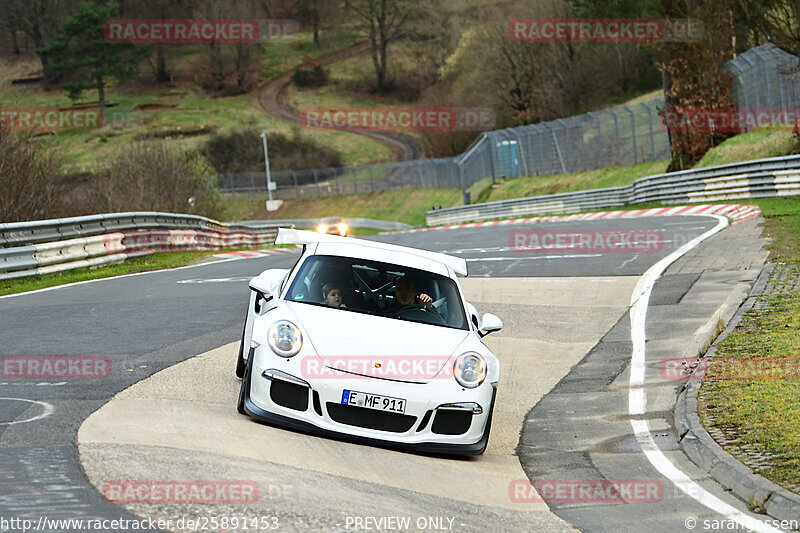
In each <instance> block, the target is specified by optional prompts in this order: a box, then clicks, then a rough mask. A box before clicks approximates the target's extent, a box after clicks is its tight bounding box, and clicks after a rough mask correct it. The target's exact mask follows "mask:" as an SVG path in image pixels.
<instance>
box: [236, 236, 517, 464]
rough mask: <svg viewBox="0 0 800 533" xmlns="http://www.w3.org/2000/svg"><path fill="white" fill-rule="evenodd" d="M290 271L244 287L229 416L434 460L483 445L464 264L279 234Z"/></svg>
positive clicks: (488, 378)
mask: <svg viewBox="0 0 800 533" xmlns="http://www.w3.org/2000/svg"><path fill="white" fill-rule="evenodd" d="M275 242H276V244H302V245H303V253H302V255H301V257H300V259H299V260H298V262H297V263H296V264H295V266H294V267H293V268H292V269H291V270H285V269H280V270H278V269H273V270H266V271H264V272H262V273H261V274H260V275H259V276H258V277H256V278H253V279H252V280H251V281H250V288H251V289H252V292H251V294H250V304H249V308H248V312H247V320H246V322H245V325H244V332H243V334H242V344H241V347H240V350H239V356H238V361H237V364H236V375H237V376H239V377H242V378H243V379H242V386H241V391H240V393H239V403H238V410H239V412H240V413H242V414H247V415H249V416H251V417H253V418H255V419H257V420H261V421H265V422H269V423H272V424H275V425H279V426H284V427H289V428H293V429H298V430H302V431H307V432H310V433H315V434H322V435H328V436H335V437H339V438H346V439H352V440H357V441H361V442H368V443H371V444H378V445H382V446H389V447H402V448H405V449H411V450H417V451H421V452H426V453H435V454H457V455H478V454H481V453H483V452H484V450H485V449H486V444H487V442H488V440H489V429H490V427H491V423H492V410H493V408H494V402H495V394H496V391H497V382H498V379H499V376H500V364H499V361H498V359H497V357H495V355H494V354H493V353H492V352H491V351H490V350H489V349H488V348H487V347H486V345H484V344H483V342H482V341H481V337H483V336H484V335H486V334H488V333H490V332H492V331H498V330H499V329H501V328H502V327H503V324H502V322H501V321H500V319H499V318H497V317H496V316H494V315H491V314H488V313H487V314H485V315H483V317H482V318H481V319H478V313H477V310H476V309H475V307H474V306H473V305H472V304H470V303H468V302H466V301H465V300H464V295H463V293H462V291H461V287H460V286H459V284H458V280H457V277H456V275H462V276H466V275H467V264H466V261H465V260H464V259H461V258H457V257H453V256H449V255H445V254H440V253H436V252H429V251H424V250H417V249H414V248H408V247H404V246H396V245H391V244H385V243H379V242H373V241H367V240H363V239H353V238H344V237H337V236H333V235H325V234H321V233H317V232H312V231H301V230H292V229H280V230H279V231H278V236H277V239H276V241H275Z"/></svg>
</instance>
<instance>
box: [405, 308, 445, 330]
mask: <svg viewBox="0 0 800 533" xmlns="http://www.w3.org/2000/svg"><path fill="white" fill-rule="evenodd" d="M397 316H398V318H405V319H407V320H415V321H418V322H425V323H427V324H430V323H433V324H437V325H440V326H443V325H444V320H442V317H441V316H439V314H438V313H435V312H432V310H431V309H426V308H425V307H423V306H422V305H420V304H411V305H410V306H408V307H406V308H405V309H401V310H400V311H399V312H398V313H397Z"/></svg>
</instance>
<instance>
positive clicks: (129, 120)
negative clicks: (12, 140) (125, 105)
mask: <svg viewBox="0 0 800 533" xmlns="http://www.w3.org/2000/svg"><path fill="white" fill-rule="evenodd" d="M143 123H144V117H143V115H142V112H141V111H136V110H127V109H113V108H109V109H106V112H105V118H103V113H102V112H101V110H100V108H99V107H82V108H59V107H27V108H19V107H9V108H3V109H0V130H5V131H32V132H57V131H89V130H97V129H100V128H102V127H103V126H114V127H123V126H132V125H141V124H143Z"/></svg>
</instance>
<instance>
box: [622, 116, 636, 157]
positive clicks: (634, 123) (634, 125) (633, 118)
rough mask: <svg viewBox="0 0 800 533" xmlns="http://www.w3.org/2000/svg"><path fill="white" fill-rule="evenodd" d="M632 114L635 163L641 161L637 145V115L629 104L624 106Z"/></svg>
mask: <svg viewBox="0 0 800 533" xmlns="http://www.w3.org/2000/svg"><path fill="white" fill-rule="evenodd" d="M622 107H623V108H624V109H625V111H627V112H628V113H629V114H630V116H631V141H632V142H633V164H634V165H636V164H638V163H639V152H638V148H637V146H636V115H634V114H633V111H632V110H631V109H630V108H629V107H628V106H622Z"/></svg>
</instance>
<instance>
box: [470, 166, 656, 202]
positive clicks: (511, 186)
mask: <svg viewBox="0 0 800 533" xmlns="http://www.w3.org/2000/svg"><path fill="white" fill-rule="evenodd" d="M667 164H668V162H667V161H656V162H653V163H641V164H639V165H636V166H632V167H610V168H602V169H599V170H588V171H586V172H577V173H573V174H554V175H551V176H533V177H525V178H511V179H507V180H505V181H503V182H501V183H499V184H497V185H496V186H494V187H493V188H492V187H491V186H490V188H489V189H487V190H485V191H484V192H483V193H481V195H480V196H479V197H478V198H477V199H474V201H475V202H476V203H477V202H494V201H498V200H509V199H512V198H523V197H525V196H540V195H544V194H558V193H562V192H573V191H581V190H586V189H600V188H603V187H618V186H620V185H629V184H631V183H633V182H634V181H635V180H637V179H639V178H642V177H644V176H649V175H652V174H659V173H662V172H665V171H666V169H667Z"/></svg>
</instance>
